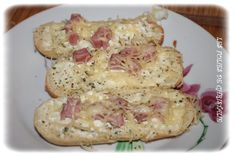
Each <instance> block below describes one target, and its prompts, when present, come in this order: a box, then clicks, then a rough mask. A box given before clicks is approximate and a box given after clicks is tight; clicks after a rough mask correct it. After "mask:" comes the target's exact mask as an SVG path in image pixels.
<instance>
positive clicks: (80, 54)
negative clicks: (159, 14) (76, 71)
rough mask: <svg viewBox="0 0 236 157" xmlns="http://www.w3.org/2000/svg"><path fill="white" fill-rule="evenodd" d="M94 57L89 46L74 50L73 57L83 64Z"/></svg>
mask: <svg viewBox="0 0 236 157" xmlns="http://www.w3.org/2000/svg"><path fill="white" fill-rule="evenodd" d="M91 58H92V56H91V54H90V53H89V51H88V49H87V48H82V49H80V50H77V51H74V52H73V59H74V61H75V62H76V63H78V64H82V63H86V62H88V61H89V60H90V59H91Z"/></svg>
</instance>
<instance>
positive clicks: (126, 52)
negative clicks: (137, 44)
mask: <svg viewBox="0 0 236 157" xmlns="http://www.w3.org/2000/svg"><path fill="white" fill-rule="evenodd" d="M119 54H120V55H121V56H122V57H129V58H135V57H138V56H140V54H139V53H138V51H137V49H136V48H133V47H128V48H125V49H123V50H121V51H120V52H119Z"/></svg>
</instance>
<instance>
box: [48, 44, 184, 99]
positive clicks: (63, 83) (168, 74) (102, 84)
mask: <svg viewBox="0 0 236 157" xmlns="http://www.w3.org/2000/svg"><path fill="white" fill-rule="evenodd" d="M147 47H148V46H147V45H146V46H145V45H143V46H138V47H136V49H138V51H143V50H147V49H148V48H147ZM116 51H117V52H118V51H119V50H116ZM117 52H116V53H117ZM111 55H113V54H109V53H104V52H103V51H97V52H96V55H94V56H93V58H92V59H91V60H90V61H89V62H87V63H84V64H77V63H76V62H74V61H73V60H72V59H68V60H65V59H63V60H58V61H57V62H56V63H55V64H54V65H53V66H52V67H51V68H50V69H49V70H48V71H47V74H46V90H47V91H48V93H49V94H50V95H51V96H53V97H59V96H65V95H72V94H81V93H83V92H86V91H90V90H95V91H101V90H104V89H109V88H111V89H118V88H122V87H131V88H135V87H157V86H158V87H159V86H160V87H165V88H176V87H178V86H180V85H181V84H182V80H183V74H182V71H183V66H182V56H181V54H180V53H179V52H178V51H177V50H176V49H174V48H171V47H160V46H156V47H155V54H153V56H152V59H153V60H151V61H150V62H148V63H143V62H142V59H140V67H139V68H140V70H139V71H137V72H136V73H134V74H131V73H130V72H129V71H125V70H113V69H109V58H111Z"/></svg>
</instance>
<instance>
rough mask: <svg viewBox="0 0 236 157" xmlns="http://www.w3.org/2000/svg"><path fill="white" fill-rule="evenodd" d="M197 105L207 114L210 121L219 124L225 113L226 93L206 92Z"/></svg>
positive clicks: (212, 90)
mask: <svg viewBox="0 0 236 157" xmlns="http://www.w3.org/2000/svg"><path fill="white" fill-rule="evenodd" d="M199 105H200V108H201V109H202V111H203V112H205V113H208V115H209V117H210V118H211V120H213V121H214V122H220V121H222V117H223V115H224V114H225V113H226V93H221V92H218V91H216V90H214V89H210V90H207V91H205V92H203V93H202V94H201V96H200V101H199Z"/></svg>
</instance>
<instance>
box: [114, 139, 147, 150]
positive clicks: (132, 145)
mask: <svg viewBox="0 0 236 157" xmlns="http://www.w3.org/2000/svg"><path fill="white" fill-rule="evenodd" d="M142 150H144V145H143V142H141V141H132V142H124V141H120V142H117V145H116V151H118V152H124V151H142Z"/></svg>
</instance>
